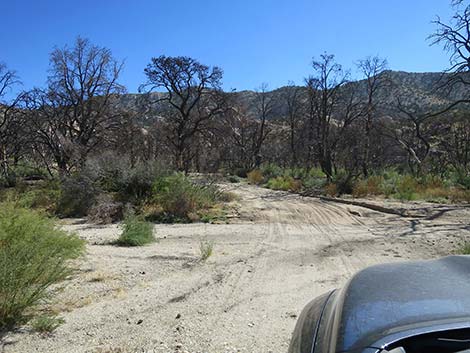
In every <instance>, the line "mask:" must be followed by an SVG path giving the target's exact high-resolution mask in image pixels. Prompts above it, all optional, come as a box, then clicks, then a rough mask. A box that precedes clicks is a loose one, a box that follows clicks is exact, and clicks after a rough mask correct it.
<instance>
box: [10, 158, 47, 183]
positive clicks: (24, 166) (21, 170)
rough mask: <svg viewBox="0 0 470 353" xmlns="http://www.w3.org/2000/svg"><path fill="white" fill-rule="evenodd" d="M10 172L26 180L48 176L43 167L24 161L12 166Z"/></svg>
mask: <svg viewBox="0 0 470 353" xmlns="http://www.w3.org/2000/svg"><path fill="white" fill-rule="evenodd" d="M12 172H13V174H14V175H15V176H16V177H19V178H23V179H26V180H39V179H46V178H48V177H49V173H48V172H47V170H46V169H44V168H43V167H40V166H37V165H34V164H32V163H29V162H27V161H25V162H24V163H20V164H17V165H16V166H14V167H13V168H12Z"/></svg>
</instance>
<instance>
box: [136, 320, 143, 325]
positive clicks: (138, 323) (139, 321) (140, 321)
mask: <svg viewBox="0 0 470 353" xmlns="http://www.w3.org/2000/svg"><path fill="white" fill-rule="evenodd" d="M142 322H144V320H142V319H139V320H138V321H137V322H136V324H137V325H140V324H141V323H142Z"/></svg>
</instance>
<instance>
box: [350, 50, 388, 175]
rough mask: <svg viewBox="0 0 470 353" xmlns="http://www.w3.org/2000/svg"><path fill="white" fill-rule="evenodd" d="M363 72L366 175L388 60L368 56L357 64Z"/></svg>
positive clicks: (363, 171)
mask: <svg viewBox="0 0 470 353" xmlns="http://www.w3.org/2000/svg"><path fill="white" fill-rule="evenodd" d="M357 66H358V68H359V69H360V71H361V72H362V74H363V75H364V78H365V82H366V94H367V97H366V102H365V106H364V112H363V116H364V142H363V152H362V154H363V155H362V173H363V175H364V177H367V176H368V175H369V163H370V158H371V156H370V149H371V148H370V143H371V133H372V127H373V126H372V124H373V119H374V115H375V113H376V110H377V106H378V104H379V102H378V97H377V94H378V92H379V90H380V89H381V88H383V86H384V84H386V82H387V81H386V77H385V76H384V70H385V69H386V68H387V60H385V59H381V58H379V57H377V56H374V57H368V58H366V59H363V60H360V61H359V62H358V64H357Z"/></svg>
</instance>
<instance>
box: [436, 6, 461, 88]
mask: <svg viewBox="0 0 470 353" xmlns="http://www.w3.org/2000/svg"><path fill="white" fill-rule="evenodd" d="M451 4H452V6H453V7H454V8H455V11H456V12H455V13H454V15H453V17H452V19H451V20H450V21H449V22H447V23H446V22H444V21H442V20H441V18H440V17H437V19H436V20H435V21H433V23H434V24H435V25H436V27H437V29H436V32H435V33H433V34H432V35H430V36H429V38H428V39H430V40H431V44H432V45H436V44H438V45H442V46H443V48H444V50H445V51H446V52H448V53H449V55H450V58H449V59H450V67H449V68H448V70H447V72H451V73H453V75H452V76H451V77H450V79H449V80H448V82H445V85H447V86H452V85H453V84H455V83H462V84H465V85H468V84H470V78H469V75H467V74H464V73H468V72H469V71H470V5H465V6H463V7H461V5H462V4H463V1H459V0H456V1H452V3H451Z"/></svg>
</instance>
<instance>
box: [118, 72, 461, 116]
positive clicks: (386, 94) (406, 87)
mask: <svg viewBox="0 0 470 353" xmlns="http://www.w3.org/2000/svg"><path fill="white" fill-rule="evenodd" d="M450 77H451V76H450V74H444V73H439V72H432V73H409V72H403V71H386V72H384V73H382V78H383V81H384V82H386V83H385V85H384V88H383V89H382V90H381V91H380V92H379V94H378V99H379V100H380V101H381V102H382V104H381V111H382V114H383V115H387V116H393V115H394V114H396V110H395V107H396V105H397V101H398V99H400V101H401V102H402V104H403V105H404V106H407V107H412V108H413V109H415V110H416V109H419V110H421V111H423V112H429V111H432V110H436V109H439V107H442V106H446V105H447V104H449V103H450V102H453V101H455V100H457V99H463V98H466V97H468V96H469V95H470V89H469V88H470V86H467V87H466V86H465V85H463V84H462V83H458V84H454V85H453V88H452V90H451V91H450V90H449V89H448V88H443V87H442V86H445V85H444V84H445V83H446V82H448V81H449V79H450ZM366 88H367V86H366V81H364V80H361V81H353V82H350V83H348V84H347V85H345V86H344V89H353V90H355V91H356V92H357V95H358V97H360V99H362V100H365V99H366V97H367V96H366V95H367V90H366ZM301 89H302V92H303V93H304V94H305V88H303V87H302V88H301ZM285 91H286V87H281V88H278V89H276V90H273V91H271V92H269V93H268V94H269V95H270V96H272V97H273V98H274V100H275V102H276V104H275V106H274V108H273V114H272V117H273V118H277V117H282V116H283V115H285V114H286V104H285V102H284V101H283V98H282V94H283V93H284V92H285ZM230 94H232V95H234V98H235V100H237V101H239V102H241V103H243V104H244V105H245V106H246V107H247V108H248V113H249V115H251V116H253V117H255V116H256V93H255V92H254V91H249V90H245V91H240V92H234V93H230ZM164 95H165V93H152V94H151V96H150V100H152V101H155V100H158V99H159V98H162V97H163V96H164ZM116 105H117V106H118V107H119V108H125V109H126V110H129V111H133V112H138V113H139V114H140V115H141V118H142V121H143V123H144V124H145V123H151V121H152V120H153V119H155V118H156V117H158V116H159V112H158V109H155V108H151V105H149V104H148V100H146V99H145V97H144V96H143V95H141V94H125V95H122V96H119V97H118V99H117V102H116Z"/></svg>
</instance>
